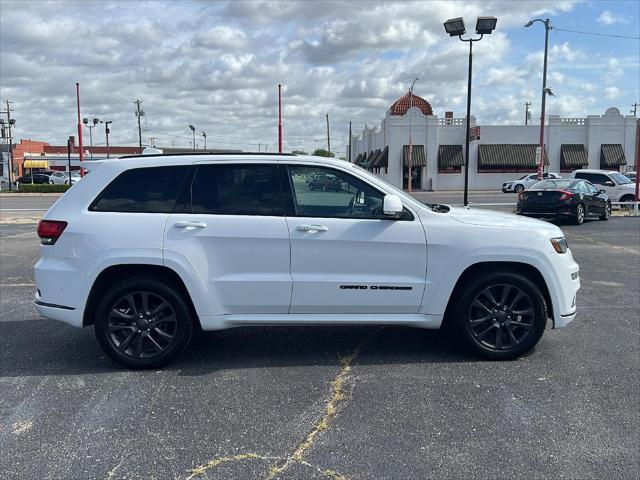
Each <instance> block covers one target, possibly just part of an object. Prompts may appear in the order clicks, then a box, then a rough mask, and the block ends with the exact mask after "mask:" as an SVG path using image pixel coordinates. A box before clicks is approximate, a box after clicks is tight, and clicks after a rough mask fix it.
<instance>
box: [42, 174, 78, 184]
mask: <svg viewBox="0 0 640 480" xmlns="http://www.w3.org/2000/svg"><path fill="white" fill-rule="evenodd" d="M80 180H82V177H81V176H80V172H75V171H72V172H71V184H74V183H76V182H79V181H80ZM49 183H50V184H52V185H69V174H68V173H67V172H60V171H58V172H53V173H52V174H51V177H49Z"/></svg>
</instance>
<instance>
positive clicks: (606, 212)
mask: <svg viewBox="0 0 640 480" xmlns="http://www.w3.org/2000/svg"><path fill="white" fill-rule="evenodd" d="M609 218H611V202H607V204H606V205H605V206H604V212H602V215H600V220H609Z"/></svg>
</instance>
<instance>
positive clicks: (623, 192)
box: [571, 169, 636, 202]
mask: <svg viewBox="0 0 640 480" xmlns="http://www.w3.org/2000/svg"><path fill="white" fill-rule="evenodd" d="M571 178H583V179H585V180H589V181H590V182H591V183H593V184H594V185H595V186H596V188H598V189H602V190H604V191H605V192H607V195H608V196H609V199H611V201H612V202H634V201H635V198H636V195H635V193H636V186H635V184H634V183H633V182H632V181H631V179H630V178H628V177H627V176H625V175H623V174H622V173H620V172H615V171H611V170H587V169H582V170H574V171H573V172H571Z"/></svg>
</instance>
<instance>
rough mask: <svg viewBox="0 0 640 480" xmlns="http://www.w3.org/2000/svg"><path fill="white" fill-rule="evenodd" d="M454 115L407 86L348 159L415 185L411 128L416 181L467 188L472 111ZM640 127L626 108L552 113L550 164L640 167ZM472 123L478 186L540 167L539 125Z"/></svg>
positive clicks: (552, 167) (426, 186) (497, 184)
mask: <svg viewBox="0 0 640 480" xmlns="http://www.w3.org/2000/svg"><path fill="white" fill-rule="evenodd" d="M410 105H412V107H411V108H410ZM452 117H453V116H452V114H446V115H445V118H441V117H438V116H437V115H433V112H432V109H431V105H430V104H429V102H427V101H426V100H425V99H423V98H421V97H419V96H417V95H413V98H411V96H410V94H409V93H407V94H406V95H404V96H403V97H402V98H400V99H398V100H397V101H396V102H395V103H394V104H393V105H392V106H391V108H389V110H387V112H386V116H385V118H384V120H382V122H381V123H380V125H378V126H366V127H365V128H364V130H363V131H362V133H361V134H359V135H353V136H352V138H351V152H349V147H347V158H350V159H351V161H352V162H354V163H357V164H358V165H360V166H362V167H363V168H367V169H368V170H371V171H372V172H373V173H375V174H376V175H379V176H380V177H381V178H383V179H384V180H386V181H387V182H390V183H391V184H393V185H395V186H398V187H402V188H407V180H408V172H409V165H408V164H409V143H410V139H409V132H410V131H411V145H412V148H411V170H412V177H413V182H412V187H413V188H414V189H423V190H460V189H462V188H463V187H464V164H465V155H464V149H465V132H466V123H465V119H464V118H452ZM638 129H639V127H638V121H637V119H636V118H635V117H634V116H631V115H627V116H623V115H621V114H620V111H619V110H618V109H617V108H608V109H607V110H606V112H605V113H604V115H589V116H587V117H586V118H561V117H559V116H557V115H549V116H548V120H547V124H546V126H545V134H544V138H545V156H546V163H547V165H546V166H545V170H546V171H550V172H566V173H568V172H571V171H572V170H575V169H578V168H603V169H607V170H621V171H626V170H637V168H635V165H636V164H637V159H636V136H637V135H638ZM471 130H472V135H471V137H472V139H473V140H472V141H471V143H470V147H469V157H470V162H469V188H470V189H472V190H497V189H500V188H501V186H502V183H503V182H504V181H507V180H515V179H517V178H519V177H521V176H522V175H524V174H525V173H532V172H535V171H536V147H537V146H539V140H540V126H539V125H527V126H525V125H476V119H475V118H474V117H473V116H472V117H471ZM349 153H351V154H350V155H349Z"/></svg>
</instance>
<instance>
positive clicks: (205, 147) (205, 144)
mask: <svg viewBox="0 0 640 480" xmlns="http://www.w3.org/2000/svg"><path fill="white" fill-rule="evenodd" d="M200 133H202V137H203V138H204V149H205V150H206V149H207V132H200Z"/></svg>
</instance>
